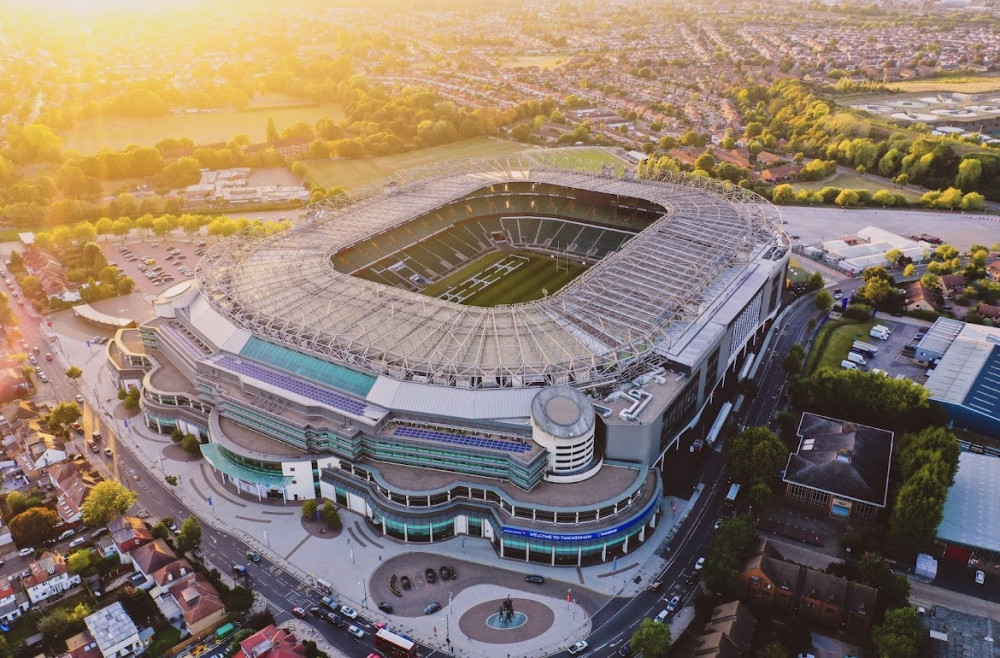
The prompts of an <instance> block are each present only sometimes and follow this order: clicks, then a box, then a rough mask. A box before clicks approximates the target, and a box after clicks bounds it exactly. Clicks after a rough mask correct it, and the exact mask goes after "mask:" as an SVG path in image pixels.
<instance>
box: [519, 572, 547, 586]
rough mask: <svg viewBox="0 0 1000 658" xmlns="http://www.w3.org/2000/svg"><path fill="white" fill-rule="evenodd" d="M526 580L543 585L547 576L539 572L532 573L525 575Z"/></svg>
mask: <svg viewBox="0 0 1000 658" xmlns="http://www.w3.org/2000/svg"><path fill="white" fill-rule="evenodd" d="M524 581H525V582H528V583H535V584H536V585H542V584H544V583H545V578H544V577H542V576H540V575H538V574H537V573H530V574H528V575H527V576H525V577H524Z"/></svg>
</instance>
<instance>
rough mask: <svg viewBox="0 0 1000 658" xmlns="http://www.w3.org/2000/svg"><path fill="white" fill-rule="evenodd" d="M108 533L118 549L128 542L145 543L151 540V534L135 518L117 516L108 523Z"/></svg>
mask: <svg viewBox="0 0 1000 658" xmlns="http://www.w3.org/2000/svg"><path fill="white" fill-rule="evenodd" d="M108 531H109V532H110V533H111V539H112V540H113V541H114V542H115V545H116V546H118V547H119V548H121V547H122V545H124V544H126V543H127V542H129V541H138V542H140V543H146V542H150V541H152V540H153V533H151V532H150V531H149V528H147V527H146V524H145V523H144V522H143V520H142V519H140V518H138V517H135V516H117V517H115V518H113V519H111V521H109V522H108Z"/></svg>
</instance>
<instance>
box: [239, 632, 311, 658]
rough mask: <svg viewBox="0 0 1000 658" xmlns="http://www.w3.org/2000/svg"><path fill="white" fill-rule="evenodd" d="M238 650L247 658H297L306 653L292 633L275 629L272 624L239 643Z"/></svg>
mask: <svg viewBox="0 0 1000 658" xmlns="http://www.w3.org/2000/svg"><path fill="white" fill-rule="evenodd" d="M240 649H241V650H242V651H243V655H244V656H247V658H265V657H266V658H298V657H299V656H304V655H305V653H306V650H305V646H304V645H302V643H300V642H299V641H298V640H296V639H295V635H294V634H293V633H291V632H289V631H286V630H284V629H279V628H275V627H274V624H271V625H270V626H267V627H265V628H262V629H260V630H259V631H257V632H256V633H254V634H253V635H251V636H250V637H248V638H247V639H245V640H243V641H242V642H240Z"/></svg>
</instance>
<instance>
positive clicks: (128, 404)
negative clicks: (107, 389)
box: [122, 386, 141, 413]
mask: <svg viewBox="0 0 1000 658" xmlns="http://www.w3.org/2000/svg"><path fill="white" fill-rule="evenodd" d="M140 395H141V393H140V392H139V387H138V386H133V387H132V388H130V389H129V390H128V392H127V393H126V394H125V397H124V398H123V399H122V401H123V402H124V403H125V405H124V406H125V410H126V411H131V412H133V413H134V412H136V411H139V396H140Z"/></svg>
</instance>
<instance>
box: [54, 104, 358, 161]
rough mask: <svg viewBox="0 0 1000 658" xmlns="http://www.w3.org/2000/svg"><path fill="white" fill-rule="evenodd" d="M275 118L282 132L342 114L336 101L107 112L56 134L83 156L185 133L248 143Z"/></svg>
mask: <svg viewBox="0 0 1000 658" xmlns="http://www.w3.org/2000/svg"><path fill="white" fill-rule="evenodd" d="M268 117H272V118H274V125H275V127H276V128H277V129H278V130H279V131H281V130H284V129H285V128H288V127H289V126H291V125H292V124H295V123H299V122H305V123H308V124H310V125H311V124H315V123H316V121H317V120H318V119H320V118H322V117H330V118H331V119H333V120H334V121H339V120H341V119H343V118H344V111H343V109H342V108H341V107H340V105H339V104H337V103H322V104H316V105H304V106H303V105H296V106H289V105H280V104H276V105H274V106H270V107H253V106H251V107H248V108H246V109H244V110H232V109H227V110H221V111H219V112H206V113H197V114H179V115H174V114H169V115H164V116H158V117H135V118H122V117H110V118H101V119H87V120H86V121H80V122H79V123H77V124H76V125H74V126H73V127H72V128H70V129H69V130H67V131H65V132H63V133H61V135H62V137H63V139H65V140H66V148H67V149H75V150H77V151H80V152H81V153H83V154H85V155H89V154H91V153H96V152H97V151H99V150H100V149H102V148H108V149H111V150H119V149H122V148H125V147H126V146H128V145H129V144H138V145H139V146H154V145H155V144H156V143H157V142H159V141H160V140H161V139H167V138H174V139H181V138H184V137H188V138H190V139H192V140H194V142H195V144H214V143H216V142H228V141H229V140H231V139H232V138H233V137H235V136H237V135H240V134H244V135H247V137H249V138H250V143H251V144H259V143H262V142H264V141H265V140H266V138H267V119H268Z"/></svg>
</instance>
